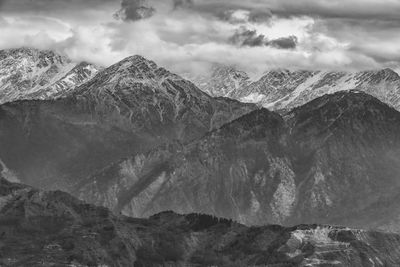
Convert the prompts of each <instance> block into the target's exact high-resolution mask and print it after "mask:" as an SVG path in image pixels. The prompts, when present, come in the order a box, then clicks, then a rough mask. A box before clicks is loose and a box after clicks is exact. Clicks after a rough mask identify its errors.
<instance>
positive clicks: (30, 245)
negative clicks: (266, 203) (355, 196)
mask: <svg viewBox="0 0 400 267" xmlns="http://www.w3.org/2000/svg"><path fill="white" fill-rule="evenodd" d="M0 235H1V239H0V264H1V265H2V266H172V267H173V266H353V267H354V266H363V267H368V266H371V267H372V266H382V267H383V266H398V265H399V264H400V252H399V249H398V248H399V246H400V236H398V235H396V234H385V233H381V232H373V231H362V230H356V229H349V228H344V227H331V226H324V225H301V226H296V227H290V228H285V227H281V226H277V225H271V226H263V227H251V228H248V227H246V226H244V225H241V224H238V223H235V222H232V221H230V220H226V219H218V218H216V217H212V216H208V215H199V214H190V215H178V214H175V213H173V212H164V213H160V214H157V215H154V216H151V217H150V218H148V219H134V218H128V217H124V216H116V215H113V214H112V213H111V212H109V211H108V210H107V209H105V208H100V207H95V206H91V205H88V204H85V203H83V202H81V201H78V200H77V199H74V198H73V197H71V196H69V195H68V194H66V193H62V192H59V191H56V192H44V191H38V190H36V189H33V188H31V187H27V186H23V185H21V184H14V183H10V182H8V181H7V180H5V179H3V178H0Z"/></svg>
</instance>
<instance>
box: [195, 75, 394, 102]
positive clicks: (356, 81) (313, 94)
mask: <svg viewBox="0 0 400 267" xmlns="http://www.w3.org/2000/svg"><path fill="white" fill-rule="evenodd" d="M226 69H230V71H229V72H221V71H218V70H215V69H214V70H213V72H212V74H211V77H213V76H219V78H218V79H219V80H229V79H230V76H231V75H232V73H236V71H235V70H234V69H232V68H226ZM240 73H243V72H240ZM243 75H244V77H246V75H245V74H243ZM194 81H195V83H196V84H198V85H199V87H200V88H202V89H203V90H204V91H206V92H207V93H210V94H211V95H218V96H221V95H222V96H225V97H230V98H233V99H237V100H239V101H242V102H246V103H257V104H260V105H262V106H264V107H266V108H269V109H272V110H281V109H290V108H293V107H297V106H301V105H303V104H305V103H307V102H309V101H311V100H313V99H315V98H317V97H320V96H322V95H324V94H331V93H334V92H338V91H346V90H352V89H357V90H361V91H364V92H366V93H368V94H371V95H373V96H375V97H376V98H378V99H379V100H381V101H383V102H385V103H387V104H389V105H391V106H393V107H395V108H396V109H398V110H400V77H399V75H398V74H397V73H396V72H394V71H393V70H391V69H383V70H373V71H361V72H333V71H307V70H298V71H289V70H284V69H283V70H271V71H268V72H266V73H265V74H264V75H263V76H262V77H261V78H260V79H259V80H257V81H252V82H248V80H247V79H245V81H246V82H244V83H242V84H240V86H236V85H237V83H236V84H235V83H225V84H224V85H225V87H222V86H219V85H218V83H216V82H215V81H214V80H213V79H209V80H207V79H204V80H199V79H194Z"/></svg>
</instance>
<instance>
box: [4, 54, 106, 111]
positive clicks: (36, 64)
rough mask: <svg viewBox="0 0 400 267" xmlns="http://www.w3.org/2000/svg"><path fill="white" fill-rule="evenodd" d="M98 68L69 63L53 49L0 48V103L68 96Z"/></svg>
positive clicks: (91, 76) (69, 61)
mask: <svg viewBox="0 0 400 267" xmlns="http://www.w3.org/2000/svg"><path fill="white" fill-rule="evenodd" d="M99 70H100V68H99V67H96V66H94V65H92V64H88V63H86V62H81V63H78V64H76V63H73V62H72V61H71V60H70V59H69V58H67V57H65V56H61V55H58V54H56V53H54V52H53V51H42V50H37V49H33V48H19V49H9V50H1V51H0V104H2V103H6V102H12V101H16V100H22V99H53V98H56V97H61V96H66V95H68V94H69V93H70V92H71V91H72V90H73V89H74V88H75V87H77V86H79V85H81V84H82V83H84V82H86V81H88V80H90V79H91V78H93V77H94V75H95V74H96V73H97V72H98V71H99Z"/></svg>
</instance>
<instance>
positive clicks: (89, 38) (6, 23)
mask: <svg viewBox="0 0 400 267" xmlns="http://www.w3.org/2000/svg"><path fill="white" fill-rule="evenodd" d="M16 1H19V0H16ZM21 1H25V2H26V1H28V0H21ZM40 1H47V2H48V1H50V0H39V1H38V2H40ZM379 1H380V2H379V3H378V2H377V0H365V1H364V0H355V1H351V3H350V2H349V1H346V2H344V1H339V0H332V1H325V0H324V1H312V0H299V2H296V3H294V1H288V0H279V1H278V0H266V1H261V0H250V1H239V0H232V1H226V0H203V1H200V0H198V1H194V4H193V5H192V4H190V5H183V6H180V7H179V8H177V9H175V10H174V9H173V5H172V1H160V0H151V1H149V5H151V6H153V7H154V8H155V9H156V12H155V14H154V15H153V16H152V17H150V18H147V19H145V20H139V21H135V22H123V21H116V20H114V19H113V18H112V14H113V13H114V12H115V11H117V10H118V9H119V3H118V1H111V2H112V3H111V2H110V1H103V0H98V2H96V0H90V1H89V2H90V3H91V5H89V4H82V2H79V1H76V0H73V1H72V2H74V3H76V6H75V7H68V6H66V5H65V4H64V3H63V2H62V1H59V0H57V1H53V2H51V3H54V6H47V7H46V9H44V10H42V11H40V9H39V7H40V5H35V6H33V7H32V8H25V9H23V7H24V6H25V5H20V7H19V9H20V11H18V8H17V7H16V6H12V5H11V3H12V2H8V9H6V10H5V11H4V12H3V13H4V15H2V17H0V25H1V27H0V35H1V36H2V38H0V48H10V47H18V46H35V47H38V48H41V49H43V48H50V49H56V50H58V51H62V52H65V53H67V54H68V55H69V56H70V57H71V58H72V59H74V60H86V61H91V62H94V63H96V64H101V65H104V66H107V65H110V64H112V63H114V62H116V61H117V60H120V59H122V58H124V57H126V56H129V55H132V54H141V55H143V56H145V57H148V58H150V59H153V60H155V61H156V62H158V63H159V64H160V65H163V66H166V67H167V68H170V69H172V70H176V71H179V72H188V71H200V70H204V69H206V67H207V65H209V64H210V63H213V62H216V63H223V64H232V65H237V66H239V67H240V68H242V69H244V70H247V71H251V72H253V73H255V72H263V71H265V70H266V69H268V68H302V69H319V68H323V69H329V68H333V69H368V68H378V67H392V68H395V69H400V67H399V62H400V56H399V54H400V46H399V45H398V44H399V43H400V36H399V35H398V32H399V30H400V23H399V21H397V20H396V19H395V18H394V17H393V14H394V13H395V12H396V11H397V10H399V9H398V8H399V7H400V5H397V1H393V0H379ZM49 3H50V2H49ZM56 3H58V4H56ZM79 3H80V4H79ZM95 3H98V5H94V4H95ZM346 3H347V4H346ZM383 3H384V4H383ZM26 5H27V4H26ZM374 5H375V11H374V10H370V8H372V7H373V6H374ZM5 6H7V5H5ZM91 6H93V8H90V7H91ZM306 7H307V8H306ZM367 7H368V8H367ZM63 9H68V12H67V10H63ZM7 10H8V11H7ZM352 15H353V16H352ZM263 16H264V17H265V19H261V18H262V17H263ZM367 16H371V18H373V19H371V21H367V20H365V17H367ZM241 26H245V27H246V28H248V29H251V30H255V31H256V32H257V34H262V35H264V36H265V37H266V38H267V39H268V40H273V39H277V38H282V37H288V36H292V35H293V36H296V37H297V40H298V44H297V47H296V49H293V50H284V49H277V48H274V47H237V46H235V45H232V44H230V43H229V38H230V37H231V36H232V35H233V34H234V33H235V31H236V30H237V29H238V28H239V27H241Z"/></svg>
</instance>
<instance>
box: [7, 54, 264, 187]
mask: <svg viewBox="0 0 400 267" xmlns="http://www.w3.org/2000/svg"><path fill="white" fill-rule="evenodd" d="M255 108H256V107H255V106H254V105H252V104H251V105H248V104H242V103H240V102H237V101H233V100H228V99H222V98H220V99H214V98H211V97H209V96H208V95H206V94H205V93H203V92H201V91H200V90H199V89H198V88H197V87H195V86H194V85H193V84H192V83H190V82H188V81H186V80H184V79H182V78H180V77H179V76H177V75H175V74H172V73H170V72H168V71H167V70H165V69H163V68H159V67H158V66H157V65H156V64H155V63H154V62H151V61H148V60H146V59H144V58H142V57H139V56H136V57H130V58H127V59H125V60H123V61H121V62H119V63H117V64H115V65H113V66H111V67H110V68H107V69H104V70H102V71H100V72H99V73H98V74H97V75H96V76H95V77H94V78H93V79H91V80H90V81H89V82H87V83H85V84H83V85H81V86H79V87H78V88H76V89H74V91H73V93H72V95H70V96H69V97H63V98H61V99H56V100H47V101H18V102H14V103H8V104H5V105H2V106H0V159H1V160H2V161H3V162H4V164H5V166H7V168H8V169H9V170H11V171H13V172H14V173H16V174H17V176H18V178H19V179H20V180H21V181H23V182H25V183H28V184H31V185H35V186H38V187H40V188H52V189H54V188H57V189H64V190H67V188H68V186H70V185H71V184H74V183H76V182H77V181H79V180H80V179H81V178H83V177H86V176H88V175H89V174H91V173H93V172H94V171H95V170H98V169H99V168H103V167H104V166H107V165H109V164H111V163H112V162H115V161H117V160H119V159H121V158H124V157H127V156H128V155H134V154H136V153H144V152H145V151H148V150H149V149H151V148H153V147H155V146H157V145H159V144H161V143H163V142H166V141H170V140H174V139H178V140H181V141H185V142H186V141H189V140H191V139H194V138H197V137H200V136H202V135H203V134H204V133H205V132H207V131H209V130H210V129H213V128H215V127H219V126H220V125H222V124H223V123H225V122H228V121H230V120H233V119H235V118H237V117H239V116H241V115H243V114H245V113H247V112H250V111H252V110H254V109H255Z"/></svg>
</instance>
